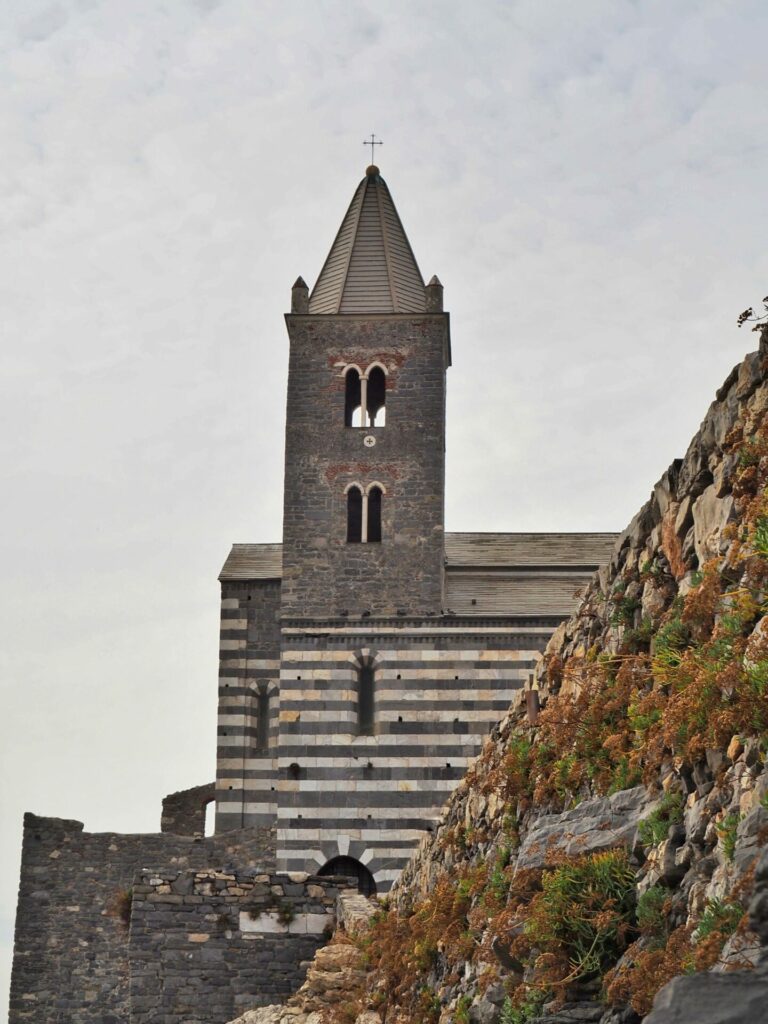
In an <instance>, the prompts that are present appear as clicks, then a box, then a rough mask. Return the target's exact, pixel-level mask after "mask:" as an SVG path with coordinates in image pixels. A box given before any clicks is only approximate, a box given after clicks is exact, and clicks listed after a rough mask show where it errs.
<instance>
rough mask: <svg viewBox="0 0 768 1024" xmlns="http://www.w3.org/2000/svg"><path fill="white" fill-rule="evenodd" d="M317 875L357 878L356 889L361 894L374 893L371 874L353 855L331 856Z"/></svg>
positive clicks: (374, 884) (374, 883) (373, 894)
mask: <svg viewBox="0 0 768 1024" xmlns="http://www.w3.org/2000/svg"><path fill="white" fill-rule="evenodd" d="M317 873H318V875H343V876H344V877H345V878H356V879H357V891H358V892H359V893H362V895H363V896H375V895H376V882H375V880H374V877H373V875H372V874H371V872H370V871H369V870H368V868H367V867H366V866H365V864H361V863H360V861H359V860H355V858H354V857H332V858H331V859H330V860H329V861H328V863H327V864H324V865H323V866H322V867H321V868H320V870H319V871H318V872H317Z"/></svg>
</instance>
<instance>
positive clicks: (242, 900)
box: [130, 870, 356, 1024]
mask: <svg viewBox="0 0 768 1024" xmlns="http://www.w3.org/2000/svg"><path fill="white" fill-rule="evenodd" d="M350 888H356V883H355V884H354V885H353V884H352V882H351V881H350V880H349V879H343V878H330V877H324V878H320V877H315V876H307V875H305V874H293V875H278V874H274V873H270V872H264V873H254V872H248V873H242V872H234V871H233V872H227V871H212V870H202V871H190V870H186V871H168V870H164V871H159V872H156V873H154V872H143V873H142V874H141V875H140V876H139V878H138V880H137V882H136V884H135V885H134V887H133V903H132V908H131V931H130V995H131V999H130V1004H131V1013H130V1024H150V1022H155V1021H158V1020H162V1021H163V1022H164V1024H193V1022H194V1024H224V1022H226V1021H228V1020H230V1019H231V1017H232V1016H233V1015H234V1013H236V1012H238V1011H240V1010H242V1009H244V1008H247V1007H249V1006H261V1005H266V1004H269V1003H271V1002H275V1001H276V1000H277V999H283V998H286V997H287V996H288V995H290V994H291V993H292V992H294V991H295V990H296V989H297V988H298V987H299V985H300V984H301V982H302V981H303V980H304V976H305V974H306V962H307V961H309V960H311V959H312V957H313V956H314V954H315V952H316V950H317V949H318V947H319V946H321V945H323V943H324V942H325V941H326V939H327V937H328V935H329V934H330V933H331V931H332V930H333V927H334V925H335V920H336V918H335V906H336V901H337V899H338V896H339V894H340V893H341V892H344V891H348V890H349V889H350Z"/></svg>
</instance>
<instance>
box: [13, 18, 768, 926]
mask: <svg viewBox="0 0 768 1024" xmlns="http://www.w3.org/2000/svg"><path fill="white" fill-rule="evenodd" d="M767 21H768V12H766V9H765V5H764V4H763V3H761V2H760V0H730V2H727V3H726V2H725V0H705V2H702V3H699V2H697V3H682V4H676V5H669V4H659V3H657V2H654V0H641V2H638V3H623V2H615V0H589V2H584V3H580V4H572V3H566V2H565V0H563V2H555V3H549V4H542V3H539V2H536V0H526V2H518V3H492V2H489V0H484V2H480V3H475V4H473V5H469V4H460V3H458V2H455V3H434V2H426V3H421V4H411V3H406V2H397V3H394V4H390V5H389V6H388V7H387V8H386V10H384V9H382V8H381V6H380V5H377V4H373V3H371V2H367V3H357V4H354V5H352V4H347V3H344V2H341V0H325V2H319V3H314V2H313V3H309V2H305V3H294V4H284V3H278V2H265V3H260V4H252V3H249V2H247V0H221V2H219V3H216V2H204V0H200V2H196V3H192V2H188V0H186V2H185V0H172V2H170V3H158V2H155V0H134V2H132V3H130V4H125V3H121V2H119V0H83V2H74V0H72V2H61V3H39V2H35V0H10V2H7V3H6V4H5V5H3V8H2V10H0V133H2V137H3V150H4V154H3V155H4V160H3V165H2V167H0V224H1V225H2V231H0V308H2V320H1V322H0V332H1V333H0V342H1V343H2V352H3V356H2V359H3V371H4V372H3V377H2V384H0V387H1V388H2V391H1V392H0V417H1V419H0V426H1V427H2V429H0V458H2V462H3V467H4V469H3V482H4V492H5V502H4V511H5V516H4V526H5V528H4V530H3V533H2V538H1V540H0V543H2V558H3V578H4V584H5V585H4V587H3V588H2V601H3V604H2V618H1V619H0V621H2V628H3V632H4V634H5V636H4V638H3V642H2V650H3V652H4V653H3V660H2V673H3V690H4V700H5V705H6V708H7V714H6V716H5V721H6V722H8V727H9V728H8V735H7V738H6V740H5V742H4V744H3V756H4V768H5V778H6V780H9V779H13V780H14V784H13V785H12V786H9V787H8V793H7V795H6V805H7V806H6V809H5V813H6V814H7V815H8V819H9V822H10V825H9V827H8V828H7V829H6V830H5V831H4V834H5V835H6V836H7V839H5V840H4V844H5V845H4V848H3V854H4V856H5V858H6V861H7V864H8V865H9V866H8V867H7V869H6V871H5V872H4V873H3V877H4V878H5V880H6V881H5V883H4V886H5V888H4V891H3V899H4V901H5V904H6V906H9V907H12V904H13V902H14V899H15V881H14V876H15V873H16V870H17V855H18V851H17V839H18V831H19V828H18V826H19V822H20V815H21V812H22V811H23V810H24V809H31V810H35V811H38V812H41V813H48V814H58V815H62V816H69V817H80V818H83V819H85V821H86V824H87V827H91V828H115V829H148V828H154V827H156V825H157V821H158V815H159V800H160V797H161V796H162V795H163V794H164V793H165V792H169V791H171V790H173V789H177V788H180V787H183V786H185V785H188V784H189V785H191V784H195V783H198V782H201V781H204V780H205V779H207V778H210V777H211V775H212V772H213V743H214V735H213V730H214V725H213V709H214V701H215V674H216V666H215V659H216V635H215V634H216V616H217V609H216V598H217V588H216V582H215V579H216V575H217V572H218V569H219V566H220V563H221V561H222V560H223V558H224V556H225V554H226V551H227V548H228V545H229V543H230V542H231V541H233V540H247V539H276V538H277V537H279V533H280V512H281V493H280V488H281V473H282V427H283V422H282V421H283V411H284V385H285V369H286V354H287V345H286V340H285V337H284V329H283V326H282V314H283V312H284V311H285V309H286V307H287V303H288V301H289V289H290V285H291V283H292V281H293V280H294V279H295V278H296V276H297V274H299V273H301V274H303V275H304V276H305V278H306V279H307V280H309V281H311V280H312V279H313V278H314V276H316V274H317V272H318V270H319V267H320V265H321V263H322V260H323V258H324V256H325V253H326V251H327V249H328V247H329V245H330V242H331V240H332V238H333V235H334V233H335V231H336V229H337V227H338V224H339V221H340V219H341V216H342V214H343V212H344V210H345V208H346V205H347V203H348V201H349V198H350V196H351V193H352V190H353V189H354V187H355V184H356V182H357V180H358V178H359V177H360V174H361V172H362V170H363V168H364V166H365V163H366V162H367V158H366V151H365V150H364V149H363V148H362V140H363V137H364V136H365V135H366V134H368V133H369V132H370V131H371V130H374V131H376V133H377V134H378V135H380V136H381V137H382V138H383V139H384V146H383V147H382V150H381V151H380V153H377V161H378V162H379V163H380V165H381V166H382V169H383V172H384V174H385V176H386V178H387V180H388V182H389V184H390V185H391V187H392V191H393V194H394V197H395V200H396V202H397V204H398V207H399V209H400V213H401V216H402V218H403V221H404V223H405V225H406V228H407V230H408V232H409V235H410V238H411V241H412V243H413V246H414V249H415V251H416V254H417V256H418V257H419V260H420V263H421V267H422V270H423V271H424V273H425V274H426V275H427V276H430V275H431V274H432V273H434V272H437V273H438V274H439V275H440V277H441V279H442V281H443V283H444V284H445V287H446V303H447V306H448V308H449V309H450V310H451V313H452V318H453V320H452V330H453V349H454V362H455V365H454V368H453V369H452V370H451V373H450V381H449V388H450V398H449V417H450V419H449V455H448V473H449V483H448V526H449V528H452V529H470V528H475V529H483V528H484V529H526V528H548V527H549V528H558V529H569V528H573V529H592V528H602V529H611V528H617V527H618V528H620V527H621V526H623V525H624V524H625V522H626V521H627V520H628V519H629V518H630V516H631V515H632V514H633V513H634V511H635V510H636V508H637V506H638V504H639V503H640V502H641V501H642V500H643V499H644V498H645V496H646V495H647V493H648V491H649V489H650V486H651V484H652V483H653V481H654V480H655V479H656V478H657V477H658V476H659V475H660V473H661V472H662V470H663V469H664V468H665V466H666V464H667V463H668V462H669V461H670V460H671V459H672V458H673V457H674V456H677V455H680V454H681V453H682V451H683V450H684V448H685V446H686V444H687V441H688V439H689V437H690V435H691V434H692V432H693V430H694V429H695V427H696V426H697V424H698V422H699V420H700V419H701V417H702V415H703V413H704V411H705V407H706V405H707V403H708V401H709V400H710V398H711V397H712V395H713V393H714V390H715V388H716V387H717V386H718V385H719V383H720V381H721V380H722V378H723V377H724V375H725V373H726V372H727V370H728V369H729V368H730V366H731V365H732V364H733V363H735V362H736V361H737V360H738V359H739V358H740V357H741V355H742V353H743V352H744V351H745V350H746V349H747V348H748V347H750V346H751V344H752V342H753V341H754V338H753V336H751V335H748V334H744V333H743V332H742V333H739V332H738V331H736V329H735V327H734V319H735V316H736V314H737V313H738V312H739V310H741V309H742V308H743V307H744V306H746V305H748V304H749V303H750V302H754V301H756V300H757V299H758V298H759V297H760V296H761V295H762V294H764V293H765V291H766V279H768V256H766V253H765V246H764V243H763V238H762V221H763V219H764V218H763V216H762V214H763V209H762V206H763V203H764V199H763V196H764V191H765V190H764V180H765V176H766V148H767V146H768V136H767V135H766V132H765V128H764V113H763V111H764V106H765V95H766V85H767V84H768V82H767V81H766V79H767V78H768V70H767V69H766V63H765V59H764V39H765V35H766V22H767ZM478 497H481V498H482V499H484V500H480V501H479V500H478ZM478 510H482V513H481V512H479V511H478ZM182 713H183V715H184V728H183V729H182V728H179V727H178V716H179V715H180V714H182ZM84 751H87V755H86V754H85V753H83V752H84ZM94 765H98V768H97V769H96V770H94ZM19 778H21V779H22V780H23V781H21V782H19V781H18V780H19ZM11 790H12V795H11ZM115 794H119V796H117V797H116V796H115ZM11 913H12V911H11Z"/></svg>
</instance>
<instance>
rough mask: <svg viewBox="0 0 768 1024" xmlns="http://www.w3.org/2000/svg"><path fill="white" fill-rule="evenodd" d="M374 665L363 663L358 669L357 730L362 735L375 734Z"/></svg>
mask: <svg viewBox="0 0 768 1024" xmlns="http://www.w3.org/2000/svg"><path fill="white" fill-rule="evenodd" d="M373 710H374V692H373V665H370V664H365V665H361V666H360V668H359V669H358V671H357V732H358V735H360V736H372V735H373V717H374V716H373Z"/></svg>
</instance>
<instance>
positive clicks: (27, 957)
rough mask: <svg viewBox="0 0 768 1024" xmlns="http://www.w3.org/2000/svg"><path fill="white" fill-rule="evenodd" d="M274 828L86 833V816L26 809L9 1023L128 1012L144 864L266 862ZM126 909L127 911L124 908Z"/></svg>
mask: <svg viewBox="0 0 768 1024" xmlns="http://www.w3.org/2000/svg"><path fill="white" fill-rule="evenodd" d="M273 862H274V853H273V838H272V833H271V831H270V830H268V829H261V830H255V829H253V830H251V829H249V830H248V831H247V832H245V831H240V832H230V833H227V834H226V835H221V836H211V837H209V838H206V839H202V838H201V839H193V838H190V837H184V836H174V835H168V834H156V835H119V834H117V833H113V832H102V833H88V832H84V831H83V826H82V823H81V822H79V821H65V820H62V819H58V818H41V817H38V816H37V815H34V814H26V815H25V816H24V842H23V847H22V862H21V881H20V885H19V902H18V908H17V912H16V935H15V955H14V963H13V974H12V979H11V1001H10V1017H9V1021H10V1022H11V1024H17V1022H21V1021H32V1022H35V1024H42V1022H45V1024H54V1022H62V1024H64V1022H67V1024H91V1022H93V1024H117V1022H125V1021H126V1020H127V1019H128V1005H127V999H128V931H127V927H126V924H125V921H124V920H123V916H127V905H128V904H129V902H130V897H129V895H128V894H129V891H130V889H131V887H132V885H133V880H134V876H135V874H136V872H137V871H138V870H141V869H142V868H151V867H153V866H155V867H157V868H168V867H169V866H171V867H173V868H174V869H175V870H181V869H184V868H200V869H202V868H206V867H209V866H213V867H217V868H220V867H222V866H226V865H230V864H236V865H237V866H238V869H239V870H245V869H247V868H253V869H255V868H257V867H258V868H261V869H262V870H263V869H269V868H270V867H271V866H272V864H273ZM121 915H122V916H121Z"/></svg>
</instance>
